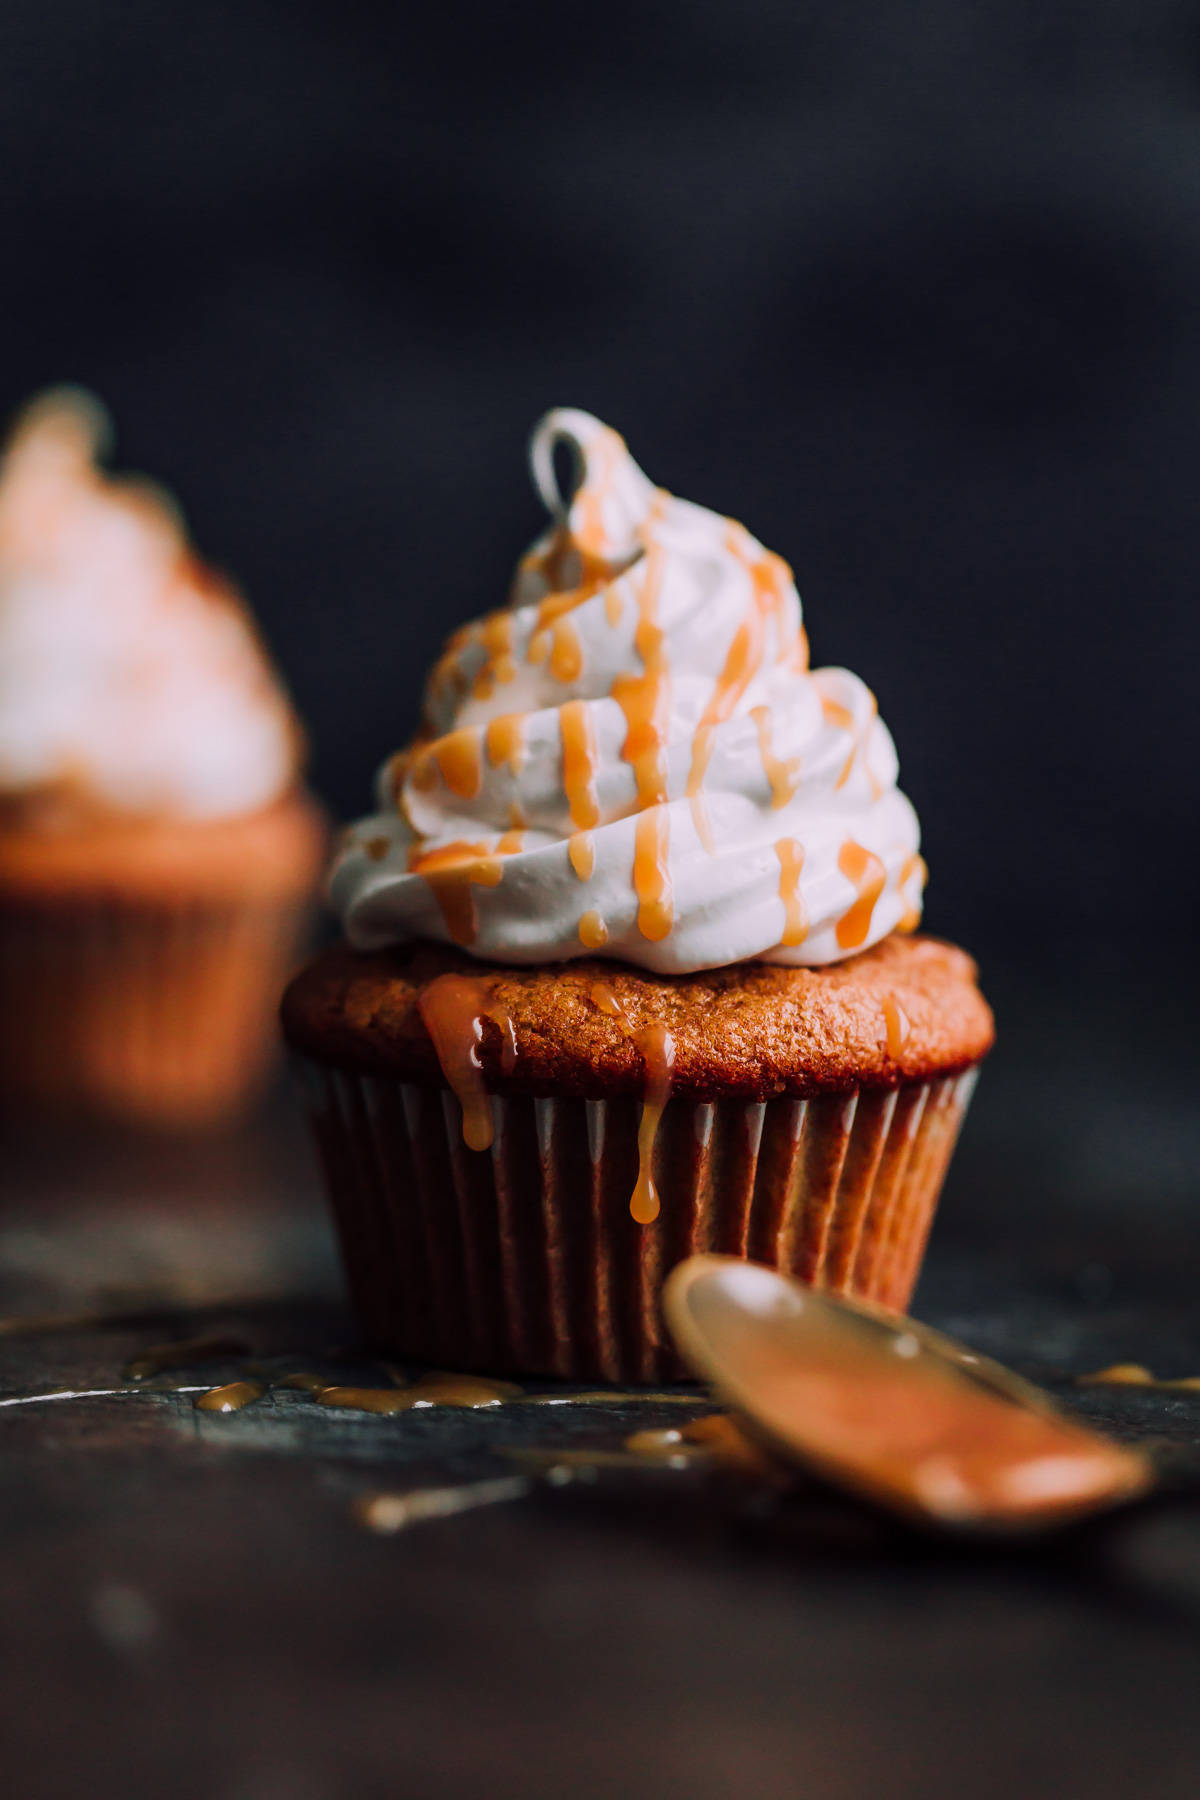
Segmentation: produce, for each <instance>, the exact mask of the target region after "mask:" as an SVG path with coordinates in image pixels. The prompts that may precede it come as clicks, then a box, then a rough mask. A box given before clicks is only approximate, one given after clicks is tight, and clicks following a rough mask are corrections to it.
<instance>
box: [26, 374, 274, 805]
mask: <svg viewBox="0 0 1200 1800" xmlns="http://www.w3.org/2000/svg"><path fill="white" fill-rule="evenodd" d="M106 437H107V421H106V418H105V415H104V413H103V411H102V409H101V408H100V407H99V406H98V404H97V403H96V402H95V401H94V400H92V399H91V398H90V397H89V396H87V395H86V394H83V393H81V392H79V391H78V390H74V389H61V390H56V391H54V392H52V393H50V394H47V395H45V396H44V397H43V398H41V399H40V400H37V401H35V402H34V403H33V404H32V405H31V406H30V407H29V408H28V409H27V411H26V412H25V413H24V414H23V415H22V416H21V418H20V419H19V420H18V422H17V424H16V427H15V429H14V431H13V433H12V436H11V438H10V439H9V442H8V445H7V448H6V450H5V452H4V456H3V461H2V463H0V805H2V806H3V808H4V811H5V814H6V815H7V816H8V817H9V818H14V817H15V818H16V819H18V820H20V821H21V822H22V823H32V824H33V825H35V826H38V825H41V824H48V825H55V824H59V825H61V824H72V823H75V822H78V821H80V820H84V821H94V820H95V819H97V818H105V817H111V818H114V819H116V820H120V821H128V820H131V819H142V818H151V819H153V818H162V819H175V820H189V819H195V820H203V819H224V818H236V817H239V816H242V815H246V814H250V813H255V812H258V811H259V810H261V809H262V808H264V807H267V806H269V805H270V804H271V803H272V802H273V801H275V800H277V799H279V798H281V797H282V796H283V795H284V794H285V793H286V792H287V791H288V790H289V789H290V788H291V787H292V786H293V785H294V784H295V782H296V778H297V773H298V767H299V762H300V754H301V738H300V733H299V730H298V727H297V725H296V722H295V719H294V716H293V713H292V710H291V707H290V705H289V704H288V701H287V698H286V696H285V695H284V693H283V690H282V688H281V686H280V685H279V682H278V681H277V679H276V677H275V675H274V674H273V672H272V669H271V665H270V663H269V661H268V659H267V657H266V654H265V652H264V651H263V648H262V646H261V644H260V643H259V641H258V638H257V635H256V633H255V630H254V627H253V624H252V622H251V620H250V619H249V617H248V615H247V613H246V611H245V609H244V607H243V606H242V605H241V603H240V601H239V599H238V597H237V595H236V594H235V593H234V591H233V590H232V589H231V588H230V587H229V586H228V585H227V583H226V582H224V581H223V580H222V579H221V578H219V577H218V576H216V575H215V574H213V573H212V572H211V571H209V570H208V569H206V568H205V567H204V566H203V564H201V563H200V562H199V560H198V559H197V557H196V556H195V554H194V553H193V551H192V550H191V548H190V547H189V544H188V541H187V537H186V535H185V532H184V530H183V527H182V524H181V522H180V519H179V516H178V514H177V512H176V511H175V509H174V507H173V505H172V503H171V502H170V500H169V499H168V498H167V496H166V495H164V494H163V493H162V492H161V491H160V490H159V489H157V488H154V487H152V486H151V485H150V484H149V483H147V482H144V481H141V480H133V479H120V480H118V479H115V478H113V477H112V476H109V475H107V474H105V473H104V471H103V470H102V469H100V468H99V467H98V466H97V463H96V457H97V454H98V452H99V451H100V450H101V449H102V448H103V447H104V443H105V440H106Z"/></svg>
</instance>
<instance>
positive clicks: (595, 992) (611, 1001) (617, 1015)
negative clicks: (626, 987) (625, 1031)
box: [588, 981, 629, 1027]
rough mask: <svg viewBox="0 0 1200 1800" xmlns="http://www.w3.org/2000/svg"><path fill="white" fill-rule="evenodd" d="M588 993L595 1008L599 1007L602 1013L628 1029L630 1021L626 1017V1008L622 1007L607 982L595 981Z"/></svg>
mask: <svg viewBox="0 0 1200 1800" xmlns="http://www.w3.org/2000/svg"><path fill="white" fill-rule="evenodd" d="M588 992H589V994H590V995H591V999H592V1004H593V1005H594V1006H597V1007H599V1009H600V1011H601V1012H602V1013H607V1014H608V1017H609V1018H610V1019H616V1020H617V1022H618V1024H619V1025H621V1026H622V1027H628V1025H629V1020H628V1017H627V1016H626V1013H625V1008H624V1007H623V1006H622V1005H621V1002H620V1001H619V1000H618V999H617V996H616V995H615V994H614V993H613V991H612V989H611V988H610V987H609V985H608V983H607V981H593V983H592V985H591V987H590V988H589V989H588Z"/></svg>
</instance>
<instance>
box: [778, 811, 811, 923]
mask: <svg viewBox="0 0 1200 1800" xmlns="http://www.w3.org/2000/svg"><path fill="white" fill-rule="evenodd" d="M775 854H776V856H777V857H778V858H779V898H780V899H781V900H782V901H783V936H782V937H781V938H780V940H779V942H780V944H781V945H783V946H784V947H785V948H787V949H791V948H792V947H793V946H794V945H796V944H802V943H803V942H804V940H805V938H806V937H807V936H808V909H807V907H806V906H805V904H804V899H803V897H802V895H801V893H800V876H801V873H802V871H803V869H804V846H803V844H800V843H798V842H797V841H796V839H795V838H780V840H779V842H778V843H777V844H776V846H775Z"/></svg>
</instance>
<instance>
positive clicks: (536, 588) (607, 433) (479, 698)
mask: <svg viewBox="0 0 1200 1800" xmlns="http://www.w3.org/2000/svg"><path fill="white" fill-rule="evenodd" d="M564 450H565V451H566V452H567V455H568V457H569V464H570V467H569V472H568V471H562V477H563V478H562V479H561V480H560V468H561V452H562V451H564ZM530 464H531V468H532V473H533V479H534V484H535V486H536V488H537V490H538V493H539V494H540V496H541V498H542V500H543V502H544V503H545V505H546V509H547V512H548V513H549V515H550V523H549V526H548V528H547V530H546V531H545V532H544V533H543V534H542V536H540V537H539V538H538V539H537V541H536V542H535V543H534V544H533V545H532V546H531V548H530V549H529V550H528V551H527V552H526V554H525V555H524V556H523V557H522V558H521V559H520V561H519V563H518V566H517V573H516V577H515V580H514V584H513V588H512V592H511V595H510V603H509V606H508V607H507V608H503V607H502V608H499V609H498V610H497V611H496V612H493V613H490V614H488V615H486V616H485V617H484V618H482V619H478V620H475V621H473V622H471V623H469V624H468V625H466V626H464V627H462V628H460V629H459V630H458V631H457V632H456V633H455V634H454V635H453V636H452V638H451V639H450V641H449V643H448V645H447V648H446V651H445V652H444V654H443V656H442V658H441V659H440V660H439V662H438V664H437V666H436V668H435V670H434V672H433V674H432V676H431V678H430V681H429V684H428V688H427V693H426V728H425V729H424V731H423V732H422V734H421V736H420V738H419V740H418V741H417V742H416V743H414V745H413V746H412V747H411V750H410V752H409V753H408V754H407V755H406V756H402V757H401V758H392V759H389V763H388V764H387V765H385V770H386V774H385V775H384V776H383V777H382V778H381V781H380V784H379V796H380V799H379V805H380V811H379V812H378V813H377V814H376V815H374V816H373V817H372V818H371V819H369V820H367V821H364V823H363V824H362V826H360V827H359V828H358V829H357V830H356V832H355V833H354V834H353V836H352V839H351V842H350V844H349V846H348V848H347V849H346V850H345V851H344V852H343V853H342V855H341V857H340V858H339V860H338V862H337V864H336V865H335V869H334V873H333V881H332V892H333V896H334V900H335V904H337V905H338V907H339V908H340V910H341V912H342V914H343V918H344V920H345V923H346V927H347V930H348V933H349V935H350V937H351V939H352V940H353V941H354V942H356V943H359V944H363V945H367V944H384V943H389V942H396V941H402V940H404V939H410V938H420V937H433V938H437V937H443V938H445V937H449V938H451V939H453V941H455V942H457V943H459V944H461V945H463V946H464V947H466V948H469V949H471V950H472V951H474V952H475V953H476V954H477V955H479V956H481V957H485V958H488V959H495V960H500V961H513V962H537V961H548V960H555V959H560V958H564V957H573V956H580V955H584V954H597V953H598V954H602V955H604V956H611V957H614V958H617V959H620V960H623V961H628V962H634V963H641V964H643V965H644V966H646V967H649V968H653V969H658V970H662V971H664V972H682V971H686V970H690V969H699V968H706V967H712V966H716V965H720V964H724V963H731V962H737V961H742V960H745V959H747V958H752V957H760V958H767V959H771V960H778V961H784V962H800V963H821V962H830V961H836V960H838V959H839V958H841V957H844V956H846V955H850V954H853V953H854V951H856V950H858V949H861V948H864V947H866V946H867V945H869V944H871V943H874V942H876V941H877V940H878V939H879V938H880V937H883V936H884V935H886V933H887V932H889V931H891V930H893V929H895V928H897V927H902V928H906V929H911V928H912V926H913V924H914V923H915V921H916V918H917V917H918V916H919V905H920V886H921V880H922V879H923V867H924V866H923V864H921V863H920V859H919V857H918V855H917V849H918V841H919V833H918V828H917V821H916V817H915V815H914V813H913V811H912V808H911V806H910V805H909V803H908V801H907V800H906V799H905V798H904V796H903V795H902V794H901V793H900V792H899V790H898V788H897V787H896V759H895V751H894V748H893V746H892V741H891V737H890V735H889V734H888V731H887V728H886V726H885V725H883V724H882V722H881V721H880V720H879V718H878V714H877V711H876V708H875V704H874V698H873V696H872V695H871V694H870V692H869V690H868V689H867V688H866V687H865V686H864V684H863V683H862V682H861V681H859V680H858V678H857V677H856V676H854V675H852V674H851V673H850V672H849V671H848V670H844V669H824V670H819V671H812V670H810V669H809V667H808V654H807V641H806V638H805V634H804V630H803V624H802V615H801V606H800V599H799V595H798V594H797V593H796V589H795V586H794V584H793V582H792V579H791V571H790V569H789V568H788V566H787V564H786V563H785V562H784V561H783V559H782V558H780V557H778V556H775V555H774V554H773V553H771V552H769V551H767V550H765V549H764V548H763V546H762V545H761V544H760V543H758V541H757V540H756V539H755V538H754V537H752V536H751V534H750V533H749V532H748V531H746V530H745V528H744V527H743V526H741V525H738V524H737V523H736V522H734V521H733V520H731V519H728V518H726V517H724V516H723V515H721V514H719V513H716V512H713V511H710V510H709V509H707V508H705V507H701V506H696V505H693V504H691V503H690V502H687V501H682V500H678V499H676V498H675V497H674V496H672V495H671V494H669V493H668V492H666V490H665V489H662V488H658V487H656V486H655V485H654V484H653V483H652V482H651V481H650V479H649V478H648V477H647V476H646V475H645V474H644V473H643V471H642V470H641V468H640V467H639V466H638V464H637V463H636V462H635V461H634V459H633V457H632V456H631V455H630V453H629V451H628V449H627V448H626V445H625V442H624V440H623V438H622V437H621V436H620V435H619V433H617V432H616V431H614V430H613V429H612V427H611V426H608V425H605V424H604V423H603V422H602V421H601V420H599V419H597V418H595V417H593V416H592V415H591V414H590V413H587V412H582V411H579V410H577V409H574V408H568V407H561V408H555V409H554V410H552V411H550V412H548V413H546V414H545V416H544V417H543V418H542V419H541V420H539V421H538V423H537V425H536V426H535V427H534V430H533V433H532V436H531V439H530ZM515 824H519V826H520V829H519V830H516V829H514V825H515ZM368 843H369V844H370V845H371V849H370V851H369V852H368V851H367V850H366V849H365V848H364V846H365V845H367V844H368ZM381 844H382V845H383V846H384V848H383V849H382V850H381V848H380V846H381Z"/></svg>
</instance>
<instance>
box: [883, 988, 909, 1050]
mask: <svg viewBox="0 0 1200 1800" xmlns="http://www.w3.org/2000/svg"><path fill="white" fill-rule="evenodd" d="M883 1022H884V1026H885V1029H886V1031H887V1051H888V1055H889V1056H890V1057H891V1059H892V1061H893V1062H899V1060H900V1058H901V1056H902V1055H903V1054H904V1050H905V1048H906V1046H907V1044H908V1041H909V1039H910V1038H911V1036H912V1022H911V1020H910V1019H909V1016H908V1014H907V1013H906V1012H905V1010H904V1008H903V1007H902V1006H901V1004H900V1002H899V1001H898V1000H897V999H895V998H894V996H893V995H891V994H885V995H884V999H883Z"/></svg>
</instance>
